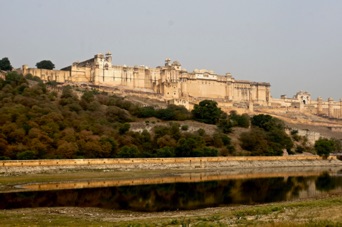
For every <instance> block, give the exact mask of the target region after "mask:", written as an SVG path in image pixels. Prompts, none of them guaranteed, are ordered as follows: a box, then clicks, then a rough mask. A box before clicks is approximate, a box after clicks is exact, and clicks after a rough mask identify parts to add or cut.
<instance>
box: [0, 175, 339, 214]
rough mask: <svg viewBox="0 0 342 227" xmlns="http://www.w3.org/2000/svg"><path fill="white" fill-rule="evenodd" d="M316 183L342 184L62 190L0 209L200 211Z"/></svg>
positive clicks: (23, 197)
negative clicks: (72, 208) (58, 208)
mask: <svg viewBox="0 0 342 227" xmlns="http://www.w3.org/2000/svg"><path fill="white" fill-rule="evenodd" d="M313 180H316V187H317V189H318V190H326V191H327V190H330V189H334V188H336V187H337V186H340V185H342V178H337V177H330V176H329V174H323V175H321V176H320V177H318V178H316V177H288V178H283V177H278V178H259V179H246V180H224V181H210V182H198V183H174V184H160V185H137V186H122V187H111V188H87V189H74V190H59V191H39V192H21V193H2V194H1V193H0V201H1V203H0V209H10V208H21V207H54V206H79V207H101V208H107V209H128V210H137V211H163V210H177V209H180V210H184V209H198V208H204V207H213V206H220V205H230V204H254V203H266V202H274V201H282V200H287V199H288V197H289V196H290V197H293V196H296V195H298V194H299V193H300V192H301V191H302V190H308V188H309V185H310V182H313Z"/></svg>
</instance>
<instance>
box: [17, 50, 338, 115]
mask: <svg viewBox="0 0 342 227" xmlns="http://www.w3.org/2000/svg"><path fill="white" fill-rule="evenodd" d="M20 71H21V73H23V74H24V75H26V74H32V75H34V76H38V77H40V78H41V79H42V80H43V81H46V82H48V81H56V82H58V83H62V84H73V85H78V86H90V87H97V88H99V89H102V90H105V91H107V92H112V93H115V92H118V91H119V92H123V93H126V94H127V93H132V94H136V95H137V94H138V95H139V96H141V97H148V98H152V99H158V100H160V101H163V102H165V103H168V104H176V105H184V106H185V107H186V108H187V109H192V108H193V105H194V104H197V103H199V102H200V101H202V100H204V99H211V100H215V101H216V102H217V103H218V105H219V106H220V107H221V108H222V109H223V110H225V111H229V110H231V109H238V110H239V111H240V112H241V111H242V112H253V111H255V109H260V108H266V109H278V110H281V111H285V112H286V111H291V110H292V111H299V112H308V113H312V114H318V115H323V116H327V117H330V118H342V99H341V100H339V101H334V100H333V99H332V98H329V99H328V100H327V101H324V100H323V99H322V98H318V99H317V100H312V99H311V95H310V94H309V93H308V92H302V91H300V92H298V93H297V94H296V95H295V96H293V97H292V98H288V97H286V96H285V95H283V96H281V97H280V98H278V99H276V98H272V96H271V90H270V87H271V85H270V83H267V82H254V81H246V80H237V79H235V78H234V77H233V76H232V75H231V74H230V73H226V74H225V75H218V74H216V73H215V72H213V71H211V70H206V69H200V70H198V69H195V70H194V71H193V72H188V71H187V70H186V69H185V68H183V67H182V65H181V64H180V63H179V62H178V61H173V62H172V61H171V60H170V59H166V60H165V64H164V65H162V66H157V67H155V68H150V67H147V66H142V65H140V66H137V65H136V66H126V65H113V64H112V55H111V53H107V54H96V55H95V56H94V57H93V58H91V59H89V60H86V61H82V62H74V63H73V64H72V65H70V66H67V67H65V68H62V69H61V70H47V69H36V68H29V67H28V66H27V65H23V67H22V69H21V70H20Z"/></svg>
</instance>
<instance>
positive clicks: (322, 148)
mask: <svg viewBox="0 0 342 227" xmlns="http://www.w3.org/2000/svg"><path fill="white" fill-rule="evenodd" d="M314 147H315V150H316V152H317V154H318V155H319V156H321V157H323V158H328V157H329V155H330V153H331V152H333V151H334V148H335V143H334V141H333V140H330V139H327V138H319V139H318V140H317V141H316V142H315V146H314Z"/></svg>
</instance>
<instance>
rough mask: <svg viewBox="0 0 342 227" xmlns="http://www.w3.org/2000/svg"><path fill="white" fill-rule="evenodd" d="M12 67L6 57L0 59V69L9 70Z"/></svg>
mask: <svg viewBox="0 0 342 227" xmlns="http://www.w3.org/2000/svg"><path fill="white" fill-rule="evenodd" d="M12 69H13V67H12V65H11V62H10V61H9V60H8V58H3V59H1V60H0V70H4V71H10V70H12Z"/></svg>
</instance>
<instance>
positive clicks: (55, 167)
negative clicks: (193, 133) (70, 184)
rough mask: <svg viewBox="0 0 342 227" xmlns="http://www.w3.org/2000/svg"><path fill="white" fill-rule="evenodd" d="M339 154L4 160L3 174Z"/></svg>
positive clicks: (295, 160) (254, 162)
mask: <svg viewBox="0 0 342 227" xmlns="http://www.w3.org/2000/svg"><path fill="white" fill-rule="evenodd" d="M341 165H342V162H341V161H340V160H338V159H337V158H336V157H335V156H331V157H329V159H327V160H324V159H322V158H321V157H319V156H315V155H312V156H311V155H310V156H267V157H247V156H243V157H242V156H240V157H199V158H198V157H196V158H127V159H123V158H122V159H59V160H56V159H55V160H6V161H0V174H8V175H11V174H16V173H36V172H50V171H52V172H55V171H59V170H75V169H102V170H105V169H117V170H137V169H140V170H143V169H145V170H146V169H151V170H162V169H164V170H168V169H169V170H172V169H173V170H175V169H184V170H191V169H208V170H209V169H210V170H213V169H239V168H240V169H243V168H278V167H304V166H306V167H310V166H312V167H320V166H341Z"/></svg>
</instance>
